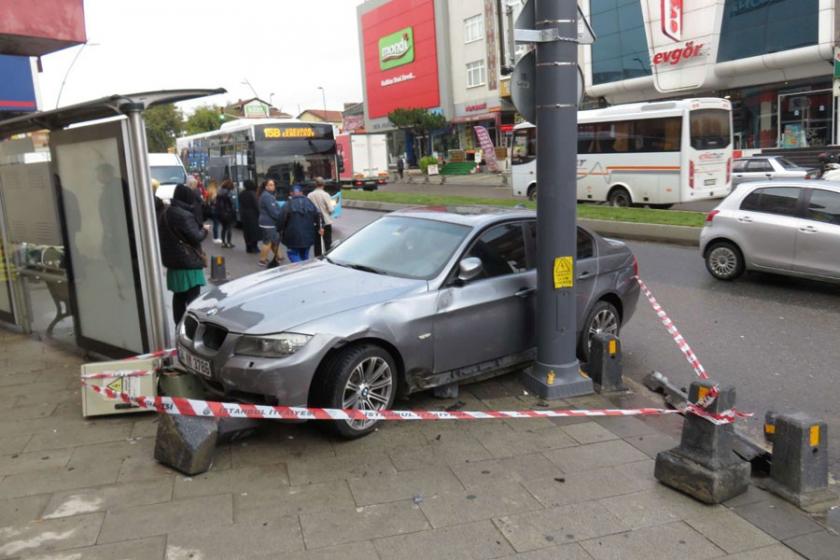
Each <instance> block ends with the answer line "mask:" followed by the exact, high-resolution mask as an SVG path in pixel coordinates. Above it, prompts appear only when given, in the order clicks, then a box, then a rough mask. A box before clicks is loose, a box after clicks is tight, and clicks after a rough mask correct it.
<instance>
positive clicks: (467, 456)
mask: <svg viewBox="0 0 840 560" xmlns="http://www.w3.org/2000/svg"><path fill="white" fill-rule="evenodd" d="M388 455H389V456H390V457H391V461H392V462H393V463H394V466H395V467H396V468H397V470H398V471H410V470H416V469H429V468H432V469H434V468H437V467H440V466H441V465H449V466H451V467H456V466H459V465H464V464H469V463H475V462H478V461H485V460H487V459H491V458H492V455H490V452H489V451H487V448H485V447H484V446H483V445H481V442H479V441H478V439H475V438H474V437H473V436H472V435H469V439H467V440H465V441H464V442H460V443H449V442H447V443H440V442H437V441H435V442H433V443H431V444H429V445H419V446H417V445H413V446H406V447H396V448H392V449H390V450H389V451H388Z"/></svg>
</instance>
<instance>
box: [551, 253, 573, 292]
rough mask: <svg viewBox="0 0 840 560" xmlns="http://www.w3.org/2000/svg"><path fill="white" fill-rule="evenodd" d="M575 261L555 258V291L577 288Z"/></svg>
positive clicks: (566, 258) (568, 258)
mask: <svg viewBox="0 0 840 560" xmlns="http://www.w3.org/2000/svg"><path fill="white" fill-rule="evenodd" d="M574 263H575V261H574V260H573V259H572V257H555V258H554V289H555V290H558V289H560V288H574V287H575V264H574Z"/></svg>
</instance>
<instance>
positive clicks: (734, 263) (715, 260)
mask: <svg viewBox="0 0 840 560" xmlns="http://www.w3.org/2000/svg"><path fill="white" fill-rule="evenodd" d="M709 267H710V268H711V269H712V272H714V274H715V276H717V277H719V278H729V277H730V276H732V275H733V274H734V273H735V270H736V269H737V268H738V255H736V254H735V251H733V250H732V249H731V248H729V247H715V249H713V250H712V252H711V253H709Z"/></svg>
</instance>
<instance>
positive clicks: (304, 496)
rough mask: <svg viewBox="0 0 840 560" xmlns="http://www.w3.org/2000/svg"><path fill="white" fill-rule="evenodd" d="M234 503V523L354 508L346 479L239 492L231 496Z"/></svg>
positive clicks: (354, 504) (354, 503)
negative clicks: (266, 517)
mask: <svg viewBox="0 0 840 560" xmlns="http://www.w3.org/2000/svg"><path fill="white" fill-rule="evenodd" d="M233 502H234V518H235V520H236V522H237V523H245V522H254V521H256V520H258V519H260V518H261V517H262V516H265V515H274V516H277V517H282V516H286V515H298V514H300V513H304V512H315V511H322V510H325V509H331V508H340V507H344V508H350V507H355V506H356V502H355V501H354V500H353V495H352V494H351V493H350V487H349V486H348V485H347V481H346V480H335V481H331V482H325V483H322V484H307V485H304V486H287V487H282V488H274V489H272V490H260V491H256V492H240V493H238V494H234V496H233Z"/></svg>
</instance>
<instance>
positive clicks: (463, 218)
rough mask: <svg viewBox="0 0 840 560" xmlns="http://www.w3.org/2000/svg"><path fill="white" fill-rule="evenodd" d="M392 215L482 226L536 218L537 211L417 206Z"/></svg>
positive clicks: (488, 207)
mask: <svg viewBox="0 0 840 560" xmlns="http://www.w3.org/2000/svg"><path fill="white" fill-rule="evenodd" d="M391 215H392V216H404V217H410V218H421V219H424V220H435V221H438V222H448V223H451V224H459V225H464V226H470V227H483V226H485V225H488V224H493V223H496V222H503V221H506V220H516V219H527V218H536V216H537V213H536V212H535V211H534V210H528V209H527V208H524V207H522V208H502V207H498V206H417V207H411V208H404V209H402V210H397V211H396V212H394V213H393V214H391Z"/></svg>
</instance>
